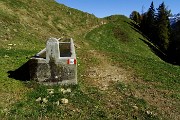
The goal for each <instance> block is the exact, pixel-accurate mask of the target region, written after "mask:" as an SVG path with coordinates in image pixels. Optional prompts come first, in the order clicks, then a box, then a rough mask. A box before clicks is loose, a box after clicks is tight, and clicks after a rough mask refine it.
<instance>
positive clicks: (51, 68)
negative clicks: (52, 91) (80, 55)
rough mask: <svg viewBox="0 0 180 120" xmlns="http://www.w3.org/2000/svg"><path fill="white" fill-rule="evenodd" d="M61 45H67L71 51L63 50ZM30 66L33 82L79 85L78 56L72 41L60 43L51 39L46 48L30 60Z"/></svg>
mask: <svg viewBox="0 0 180 120" xmlns="http://www.w3.org/2000/svg"><path fill="white" fill-rule="evenodd" d="M61 44H67V45H66V46H69V50H68V49H61V48H60V46H61ZM61 50H62V51H61ZM67 53H68V54H67ZM61 54H63V57H61V56H62V55H61ZM29 66H30V78H31V80H35V81H37V82H39V83H43V84H47V85H53V84H77V64H76V54H75V47H74V44H73V40H72V39H69V42H59V40H58V39H56V38H50V39H49V40H48V41H47V44H46V48H45V49H43V50H42V51H40V52H39V53H38V54H36V56H35V57H32V58H31V59H30V62H29Z"/></svg>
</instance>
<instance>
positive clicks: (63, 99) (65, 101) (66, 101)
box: [61, 98, 69, 104]
mask: <svg viewBox="0 0 180 120" xmlns="http://www.w3.org/2000/svg"><path fill="white" fill-rule="evenodd" d="M68 102H69V101H68V99H66V98H62V99H61V103H62V104H67V103H68Z"/></svg>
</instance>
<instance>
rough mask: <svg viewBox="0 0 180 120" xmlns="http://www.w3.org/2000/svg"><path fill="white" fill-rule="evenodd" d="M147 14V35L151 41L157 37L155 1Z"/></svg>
mask: <svg viewBox="0 0 180 120" xmlns="http://www.w3.org/2000/svg"><path fill="white" fill-rule="evenodd" d="M146 14H147V15H146V16H147V18H146V35H147V36H148V37H149V38H150V40H151V42H153V41H154V39H155V37H154V36H155V9H154V3H153V2H152V3H151V6H150V8H149V9H148V11H147V13H146Z"/></svg>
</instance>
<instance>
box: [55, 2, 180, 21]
mask: <svg viewBox="0 0 180 120" xmlns="http://www.w3.org/2000/svg"><path fill="white" fill-rule="evenodd" d="M56 1H57V2H58V3H61V4H64V5H66V6H68V7H71V8H75V9H78V10H81V11H84V12H88V13H90V14H94V15H95V16H96V17H99V18H103V17H106V16H110V15H115V14H121V15H125V16H127V17H129V15H130V14H131V12H132V11H134V10H135V11H138V12H139V13H142V11H143V12H146V11H147V10H148V8H149V7H150V4H151V2H152V0H56ZM163 1H164V3H165V5H166V6H167V7H168V9H169V10H171V13H172V14H177V13H180V7H179V6H180V0H154V1H153V2H154V7H155V8H158V6H159V5H160V4H161V3H162V2H163Z"/></svg>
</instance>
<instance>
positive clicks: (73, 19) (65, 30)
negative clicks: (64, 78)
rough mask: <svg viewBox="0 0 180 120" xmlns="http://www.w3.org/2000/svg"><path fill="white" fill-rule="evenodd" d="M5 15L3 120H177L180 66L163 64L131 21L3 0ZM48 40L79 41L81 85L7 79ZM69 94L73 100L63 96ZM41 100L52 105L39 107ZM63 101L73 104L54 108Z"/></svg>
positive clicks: (1, 34)
mask: <svg viewBox="0 0 180 120" xmlns="http://www.w3.org/2000/svg"><path fill="white" fill-rule="evenodd" d="M0 16H1V17H0V26H1V29H0V42H1V44H0V50H1V52H0V56H1V58H0V60H1V63H0V66H1V67H0V81H1V82H0V92H1V94H0V109H1V111H0V117H1V118H4V119H8V118H9V119H29V118H31V119H32V118H33V119H179V108H178V107H177V106H179V87H178V86H179V76H180V74H179V73H180V67H178V66H172V65H170V64H167V63H165V62H163V61H162V60H160V59H159V58H158V57H157V56H156V55H155V54H154V53H153V52H152V51H151V49H150V48H149V47H148V45H147V44H145V43H146V42H147V40H146V39H145V38H143V36H142V35H141V34H140V33H138V32H137V30H136V29H135V28H134V27H133V25H132V21H131V20H129V19H128V18H126V17H124V16H110V17H107V18H104V19H98V18H96V17H95V16H93V15H91V14H88V13H83V12H81V11H78V10H75V9H72V8H68V7H66V6H64V5H61V4H57V3H56V2H54V0H44V1H38V0H33V1H28V0H16V1H13V0H1V1H0ZM102 23H103V24H102ZM50 36H52V37H72V38H74V39H75V44H76V51H77V56H78V83H79V84H78V85H77V86H49V87H46V86H41V85H37V84H36V83H34V82H29V81H28V82H23V81H20V80H15V79H12V78H9V77H8V73H7V72H8V71H12V70H15V69H17V68H19V67H20V66H21V65H23V64H24V63H25V62H26V61H27V60H28V59H29V57H30V56H32V55H34V54H35V53H36V52H38V51H39V50H41V49H42V48H44V47H45V41H46V39H47V38H49V37H50ZM143 41H146V42H143ZM22 74H23V73H22ZM22 76H23V75H22ZM68 87H70V88H71V93H67V94H63V93H61V92H60V91H59V89H61V88H68ZM48 88H53V89H54V90H55V93H54V95H50V94H49V93H48V91H47V89H48ZM47 96H48V97H47ZM39 97H42V98H47V99H48V102H47V103H44V102H42V103H39V102H36V100H37V98H39ZM61 98H67V99H68V100H69V103H68V104H60V105H56V104H57V101H60V100H61ZM7 101H9V102H7Z"/></svg>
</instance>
